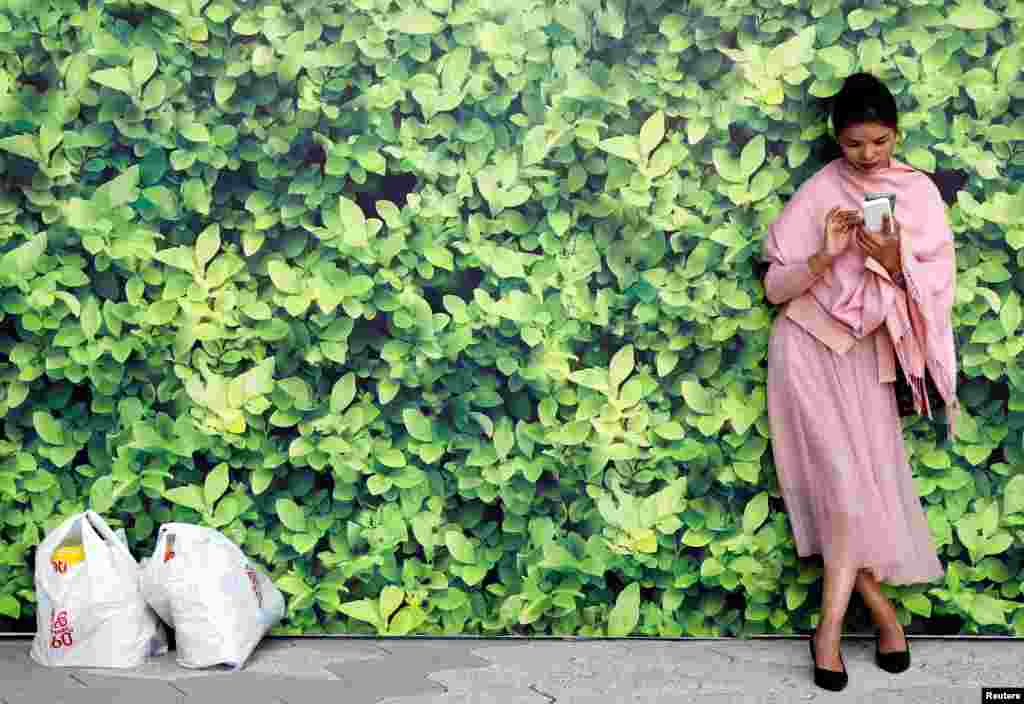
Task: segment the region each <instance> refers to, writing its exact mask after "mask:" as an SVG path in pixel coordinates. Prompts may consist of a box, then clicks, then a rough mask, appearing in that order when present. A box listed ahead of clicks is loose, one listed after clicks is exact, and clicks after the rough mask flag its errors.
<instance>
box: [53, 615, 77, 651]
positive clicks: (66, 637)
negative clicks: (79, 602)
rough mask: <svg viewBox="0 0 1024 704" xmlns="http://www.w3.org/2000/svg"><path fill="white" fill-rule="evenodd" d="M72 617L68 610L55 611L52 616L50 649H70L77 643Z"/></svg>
mask: <svg viewBox="0 0 1024 704" xmlns="http://www.w3.org/2000/svg"><path fill="white" fill-rule="evenodd" d="M72 633H74V629H73V628H72V627H71V615H70V614H69V613H68V610H67V609H61V610H60V611H54V612H52V613H51V614H50V647H51V648H70V647H71V646H72V645H74V643H75V641H74V638H73V637H72Z"/></svg>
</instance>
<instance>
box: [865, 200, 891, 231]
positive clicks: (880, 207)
mask: <svg viewBox="0 0 1024 704" xmlns="http://www.w3.org/2000/svg"><path fill="white" fill-rule="evenodd" d="M886 215H888V216H889V217H890V218H892V205H891V204H890V202H889V199H888V198H876V199H874V200H866V201H864V229H865V230H867V231H868V232H881V231H882V220H883V218H884V217H885V216H886Z"/></svg>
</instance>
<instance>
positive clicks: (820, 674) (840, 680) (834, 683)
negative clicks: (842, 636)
mask: <svg viewBox="0 0 1024 704" xmlns="http://www.w3.org/2000/svg"><path fill="white" fill-rule="evenodd" d="M817 635H818V629H817V628H815V629H814V631H813V633H811V637H810V639H809V640H808V641H807V644H808V645H810V646H811V661H812V662H813V663H814V684H816V685H818V686H819V687H821V688H822V689H828V690H830V691H833V692H838V691H839V690H841V689H842V688H843V687H845V686H846V684H847V682H849V681H850V676H849V675H848V674H846V661H845V660H843V653H842V651H840V652H839V662H841V663H843V671H842V672H836V671H835V670H826V669H824V668H821V667H818V659H817V658H816V657H815V655H814V640H815V637H816V636H817Z"/></svg>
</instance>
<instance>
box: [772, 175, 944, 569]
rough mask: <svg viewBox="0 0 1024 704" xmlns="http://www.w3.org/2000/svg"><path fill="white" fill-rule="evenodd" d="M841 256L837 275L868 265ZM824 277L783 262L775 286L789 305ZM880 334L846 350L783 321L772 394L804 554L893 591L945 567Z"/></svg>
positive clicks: (777, 454) (775, 335) (784, 483)
mask: <svg viewBox="0 0 1024 704" xmlns="http://www.w3.org/2000/svg"><path fill="white" fill-rule="evenodd" d="M829 173H831V172H825V173H824V174H823V176H828V175H829ZM821 181H824V179H821ZM821 181H819V183H820V182H821ZM816 186H817V184H812V185H811V187H816ZM826 202H832V197H831V196H828V197H826ZM796 207H801V206H800V205H797V206H796ZM774 251H776V252H777V251H778V250H777V248H775V249H774ZM858 257H859V261H854V260H855V259H856V258H858ZM841 259H843V260H845V261H844V263H843V264H841V265H839V266H840V269H837V270H841V268H846V269H851V268H853V269H856V268H858V267H859V268H863V266H864V255H863V254H862V253H860V252H858V251H848V252H847V253H844V254H843V255H842V257H841ZM838 261H839V260H837V262H838ZM816 280H817V277H816V276H814V274H812V273H811V271H810V269H809V268H808V264H807V260H806V258H803V257H799V258H796V259H791V260H789V261H776V263H774V264H773V265H772V270H771V271H770V272H769V275H768V277H767V279H766V287H767V288H768V289H769V298H771V299H774V300H777V301H781V300H786V299H789V298H791V297H794V296H797V295H800V293H801V292H803V291H806V290H808V289H809V288H810V287H812V286H813V285H814V283H815V281H816ZM851 300H853V299H851ZM880 334H882V335H884V334H885V329H884V327H879V328H878V329H877V330H875V332H874V333H871V334H868V335H865V336H863V337H860V339H859V340H857V342H856V344H855V345H854V346H853V347H852V348H851V349H849V350H848V351H846V352H845V353H838V352H836V351H834V350H833V349H831V348H830V347H828V346H826V345H825V344H824V343H822V342H821V341H819V340H818V339H817V338H816V337H814V336H812V335H811V334H810V333H808V332H807V331H806V330H804V328H802V327H801V326H800V325H799V324H798V323H796V322H795V321H793V320H792V319H790V318H788V317H786V316H785V315H779V316H778V317H777V318H776V320H775V323H774V325H773V328H772V334H771V339H770V342H769V347H768V388H767V392H768V399H767V400H768V419H769V425H770V429H771V435H772V453H773V457H774V461H775V470H776V475H777V478H778V482H779V488H780V491H781V493H782V497H783V500H784V502H785V504H786V510H787V513H788V515H789V520H790V524H791V526H792V529H793V533H794V538H795V541H796V548H797V553H798V554H799V555H800V556H801V557H807V556H810V555H815V554H820V555H821V556H822V558H823V560H824V562H825V563H826V564H828V565H833V564H835V565H839V566H845V567H857V568H868V569H870V570H871V572H872V573H873V574H874V576H875V578H876V579H877V580H879V581H881V582H887V583H889V584H910V583H916V582H930V581H933V580H935V579H938V578H941V577H942V576H943V574H944V570H943V567H942V563H941V562H940V561H939V559H938V557H937V554H936V548H935V545H934V541H933V540H932V537H931V531H930V529H929V527H928V522H927V519H926V518H925V515H924V511H923V509H922V507H921V500H920V498H919V496H918V494H917V490H916V486H915V483H914V480H913V477H912V475H911V467H910V464H909V462H908V460H907V456H906V450H905V448H904V445H903V427H902V424H901V422H900V416H899V411H898V408H897V403H896V394H895V389H894V385H893V384H892V383H883V382H881V381H880V380H879V358H878V352H877V350H876V339H875V338H876V336H878V335H880ZM885 340H886V343H887V344H888V345H889V346H890V347H892V345H893V343H892V340H891V338H889V337H888V336H886V337H885Z"/></svg>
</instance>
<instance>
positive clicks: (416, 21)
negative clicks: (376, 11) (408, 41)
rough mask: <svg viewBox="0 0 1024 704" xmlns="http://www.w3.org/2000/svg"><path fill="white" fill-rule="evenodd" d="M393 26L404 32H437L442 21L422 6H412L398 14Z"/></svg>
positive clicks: (440, 28)
mask: <svg viewBox="0 0 1024 704" xmlns="http://www.w3.org/2000/svg"><path fill="white" fill-rule="evenodd" d="M395 26H397V27H398V29H399V30H400V31H402V32H404V33H405V34H437V33H438V32H440V31H441V30H442V29H444V22H442V21H441V20H440V19H438V18H437V16H436V15H434V14H432V13H430V12H428V11H427V10H424V9H422V8H412V9H409V10H406V11H405V12H403V13H402V14H401V15H399V17H398V20H397V21H396V22H395Z"/></svg>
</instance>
